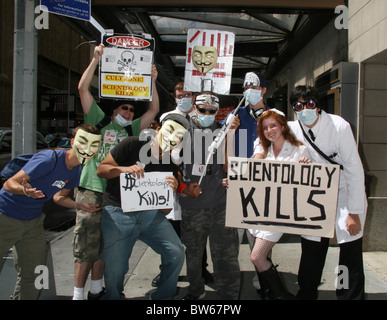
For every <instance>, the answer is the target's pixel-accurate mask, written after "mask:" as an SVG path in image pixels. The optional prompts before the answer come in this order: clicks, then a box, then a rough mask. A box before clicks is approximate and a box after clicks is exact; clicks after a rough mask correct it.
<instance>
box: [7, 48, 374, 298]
mask: <svg viewBox="0 0 387 320" xmlns="http://www.w3.org/2000/svg"><path fill="white" fill-rule="evenodd" d="M103 52H104V46H103V45H102V44H101V45H99V46H96V47H95V49H94V55H93V58H92V60H91V62H90V64H89V66H88V67H87V69H86V70H85V72H84V73H83V75H82V77H81V80H80V82H79V86H78V89H79V95H80V100H81V104H82V108H83V112H84V117H85V119H84V123H85V124H83V125H80V126H79V127H77V128H76V129H75V130H74V138H73V139H72V140H71V141H72V148H71V149H70V150H67V151H66V150H63V151H52V150H45V151H42V152H39V153H37V154H35V155H34V156H33V157H32V158H31V160H30V161H28V163H27V164H26V165H25V166H24V167H23V168H22V169H21V170H20V171H19V172H18V173H17V174H16V175H14V176H13V177H12V178H10V179H8V180H7V181H6V182H5V184H4V186H3V188H2V189H1V191H0V253H1V254H3V256H4V255H5V254H6V253H7V252H8V250H9V248H11V247H13V253H14V256H15V265H16V268H17V270H18V279H17V284H16V287H15V293H14V295H13V298H14V299H38V297H39V292H40V291H39V289H37V288H36V287H35V285H34V283H35V277H36V274H35V272H34V270H35V267H36V266H38V265H41V264H44V261H45V252H46V251H45V246H46V242H45V236H44V228H43V221H44V215H43V214H42V211H41V209H42V207H43V204H44V203H45V201H47V200H48V199H51V198H53V200H54V202H55V203H57V204H59V205H62V206H65V207H68V208H75V209H76V224H75V227H74V238H73V255H74V292H73V300H83V299H85V295H86V293H85V291H84V290H85V284H86V280H87V279H88V277H89V275H90V277H91V281H90V290H89V291H88V293H87V299H89V300H123V299H126V298H125V294H124V278H125V275H126V273H127V272H128V269H129V260H130V256H131V253H132V249H133V247H134V245H135V243H136V241H137V240H141V241H143V242H144V243H145V244H147V245H148V246H149V247H150V248H152V249H153V250H154V251H155V252H156V253H158V254H159V255H160V258H161V261H160V273H159V274H158V275H157V276H156V277H155V279H154V280H153V281H152V286H154V287H155V289H154V290H152V291H151V292H150V293H149V295H148V297H147V298H149V299H152V300H171V299H174V298H175V296H176V291H177V287H178V277H179V275H180V272H181V269H182V266H183V263H184V261H186V266H187V270H186V272H187V278H188V282H189V287H188V292H187V294H186V295H185V296H184V297H183V300H201V299H204V297H205V295H206V291H205V285H206V284H209V283H213V284H214V287H215V288H216V291H217V293H218V295H219V298H220V299H222V300H237V299H239V296H240V287H241V272H240V267H239V262H238V254H239V247H240V244H241V242H242V239H243V237H244V235H245V234H246V236H247V239H248V241H249V245H250V248H251V261H252V263H253V265H254V267H255V270H256V273H255V278H254V280H253V283H252V285H253V286H254V287H255V289H256V290H257V292H258V293H259V295H260V298H261V299H263V300H267V299H270V300H288V299H317V298H318V286H319V284H320V281H321V276H322V271H323V268H324V264H325V258H326V254H327V250H328V247H329V240H330V239H329V238H323V237H312V236H307V235H303V236H301V249H302V250H301V257H300V264H299V270H298V284H299V290H298V292H297V294H295V295H293V294H292V293H290V292H289V291H288V290H287V289H286V285H285V284H284V283H283V281H282V280H281V277H280V276H279V274H278V272H277V270H276V267H275V266H274V263H273V261H272V260H271V251H272V248H273V247H274V245H275V243H276V242H278V241H279V240H280V238H281V236H282V233H280V232H274V231H265V230H257V229H239V228H233V227H227V226H226V223H225V218H226V200H227V192H229V191H228V188H227V169H228V168H227V165H228V164H227V158H228V157H229V156H236V157H243V158H258V159H267V160H276V161H293V162H302V163H304V164H308V163H311V162H316V163H327V164H328V163H332V161H334V163H337V164H339V165H340V166H341V167H342V170H341V174H340V181H339V188H338V204H337V214H336V225H335V231H336V232H335V235H336V239H337V242H338V244H339V246H340V260H339V264H340V265H345V266H346V267H347V268H348V274H349V279H348V281H349V282H348V283H349V286H348V288H338V289H337V291H336V293H337V298H338V299H345V300H352V299H364V270H363V261H362V237H363V230H364V222H365V217H366V212H367V198H366V195H365V189H364V174H363V166H362V162H361V160H360V157H359V154H358V151H357V146H356V142H355V139H354V137H353V133H352V131H351V127H350V125H349V123H348V122H346V121H345V120H344V119H343V118H341V117H340V116H337V115H333V114H328V113H326V112H325V111H323V107H322V106H321V105H320V101H319V95H318V93H317V91H316V90H315V89H314V88H313V87H310V86H297V87H296V88H294V89H293V90H292V91H291V94H290V98H289V103H290V106H291V107H292V108H293V110H294V113H295V115H296V117H297V119H298V121H288V119H287V117H286V115H285V113H284V112H283V110H278V109H276V108H269V107H268V106H266V104H265V102H264V99H263V98H264V95H265V94H266V92H267V82H266V81H265V79H264V77H263V75H262V74H260V73H257V72H253V71H251V72H248V73H246V75H245V78H244V82H243V88H242V90H243V99H244V100H245V105H243V106H242V107H240V108H239V109H238V112H237V113H236V114H232V113H231V114H229V115H228V117H227V118H226V119H224V121H223V122H222V123H218V122H217V121H216V115H217V114H218V112H219V110H220V108H221V105H220V99H219V97H218V96H217V95H216V94H215V93H214V92H212V91H202V92H192V91H186V90H185V89H184V82H179V83H178V84H177V85H176V87H175V90H174V97H175V102H176V108H175V109H174V110H172V111H169V112H167V113H164V114H162V115H160V116H159V111H160V106H159V104H160V101H159V97H158V94H157V86H156V80H157V75H158V73H157V69H156V67H155V66H153V67H152V74H151V77H152V87H153V93H152V99H151V101H149V106H148V108H147V110H146V111H145V112H144V113H143V114H142V115H141V116H140V117H137V118H135V111H136V109H137V108H139V105H138V103H137V102H136V101H125V102H123V100H120V101H114V100H111V101H109V103H108V104H109V109H107V110H106V109H105V110H104V109H103V108H101V107H100V106H99V105H98V104H97V102H96V101H95V99H94V97H93V96H92V94H91V92H90V85H91V82H92V78H93V76H94V73H95V70H96V68H97V66H98V63H99V60H100V58H101V56H102V55H103ZM229 118H230V119H231V120H230V119H229ZM155 120H156V121H155ZM228 121H232V123H229V122H228ZM226 124H227V128H228V129H229V130H230V134H227V136H226V138H225V140H224V141H223V145H222V147H219V148H217V149H216V150H215V152H214V155H213V157H212V161H211V162H210V163H207V157H208V154H209V151H208V150H207V149H206V147H205V145H204V144H202V143H201V139H202V137H203V136H205V137H207V136H209V137H210V138H209V139H210V140H211V139H213V138H214V132H219V130H220V129H221V128H222V127H224V126H226ZM196 132H200V133H201V134H200V135H197V134H195V133H196ZM227 139H230V140H231V141H232V143H231V147H229V145H230V144H229V143H228V142H227V141H226V140H227ZM199 140H200V141H199ZM211 141H212V140H211ZM316 146H317V147H318V150H319V151H317V149H316V148H317V147H316ZM315 147H316V148H315ZM143 148H147V150H149V152H147V153H145V154H146V158H147V159H144V152H141V151H142V150H144V149H143ZM187 150H188V153H189V154H188V157H183V155H182V154H183V153H185V156H186V153H187ZM321 150H322V151H321ZM220 153H223V154H222V156H219V154H220ZM322 154H327V158H326V157H324V156H323V155H322ZM185 159H190V161H189V160H188V161H186V160H185ZM329 159H330V160H329ZM149 172H170V173H171V175H170V176H168V177H167V178H166V179H167V180H166V182H167V183H168V185H169V186H170V188H171V189H172V190H173V192H174V206H173V208H170V209H157V208H156V209H153V210H142V211H130V212H125V211H124V210H123V208H122V206H121V191H120V189H121V187H120V175H121V173H125V174H131V175H132V176H133V177H136V178H137V179H141V178H142V177H144V174H145V173H149ZM72 189H76V192H75V199H72V198H71V197H70V191H71V190H72ZM208 241H209V248H210V254H207V250H206V246H207V242H208ZM208 259H211V260H212V265H213V275H212V274H211V272H209V271H208V270H207V261H208ZM2 264H3V261H1V262H0V268H1V267H2Z"/></svg>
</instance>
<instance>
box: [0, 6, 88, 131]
mask: <svg viewBox="0 0 387 320" xmlns="http://www.w3.org/2000/svg"><path fill="white" fill-rule="evenodd" d="M35 16H37V14H35ZM13 38H14V1H13V0H2V1H0V42H1V46H0V106H1V110H2V114H1V117H0V127H11V126H12V85H13V40H14V39H13ZM83 41H86V39H84V38H82V36H81V35H79V33H77V31H75V30H74V29H72V28H71V27H70V26H69V25H68V24H67V23H66V18H63V17H60V16H58V15H55V14H51V13H50V14H49V28H48V29H41V30H38V101H37V104H38V121H37V126H38V130H39V129H40V128H39V117H40V115H41V114H40V113H39V104H40V100H39V99H40V95H41V94H44V93H45V92H46V91H47V90H55V91H58V92H64V93H67V88H68V66H69V61H70V56H72V61H71V62H72V63H71V81H70V92H71V94H76V95H77V94H78V89H77V86H78V82H79V79H80V77H81V75H82V73H83V71H84V70H85V69H86V67H87V65H88V64H89V62H90V57H91V56H92V54H93V47H92V46H89V45H84V46H81V47H79V48H78V49H77V50H75V47H76V46H77V45H78V44H79V43H81V42H83ZM77 108H78V109H80V105H79V103H78V105H77ZM79 111H80V112H82V111H81V109H80V110H79ZM53 116H56V115H53Z"/></svg>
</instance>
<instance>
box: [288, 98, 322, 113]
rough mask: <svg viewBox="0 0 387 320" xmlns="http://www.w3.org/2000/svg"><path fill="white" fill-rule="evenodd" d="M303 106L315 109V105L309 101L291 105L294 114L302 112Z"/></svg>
mask: <svg viewBox="0 0 387 320" xmlns="http://www.w3.org/2000/svg"><path fill="white" fill-rule="evenodd" d="M305 106H306V107H307V108H308V109H316V107H317V104H316V102H315V101H314V100H309V101H305V102H300V101H297V102H295V103H294V104H293V105H292V107H293V110H294V111H296V112H298V111H301V110H303V109H304V107H305Z"/></svg>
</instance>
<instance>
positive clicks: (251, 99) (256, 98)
mask: <svg viewBox="0 0 387 320" xmlns="http://www.w3.org/2000/svg"><path fill="white" fill-rule="evenodd" d="M243 96H244V97H245V98H246V100H247V102H248V103H250V104H251V105H256V104H257V103H258V102H260V101H261V100H262V94H261V90H257V89H247V90H246V91H244V92H243Z"/></svg>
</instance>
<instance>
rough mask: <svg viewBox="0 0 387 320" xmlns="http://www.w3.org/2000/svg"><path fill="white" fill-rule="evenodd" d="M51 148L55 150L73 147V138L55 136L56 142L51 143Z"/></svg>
mask: <svg viewBox="0 0 387 320" xmlns="http://www.w3.org/2000/svg"><path fill="white" fill-rule="evenodd" d="M50 148H51V149H54V150H68V149H71V139H70V138H66V137H58V138H55V140H54V143H50Z"/></svg>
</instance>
